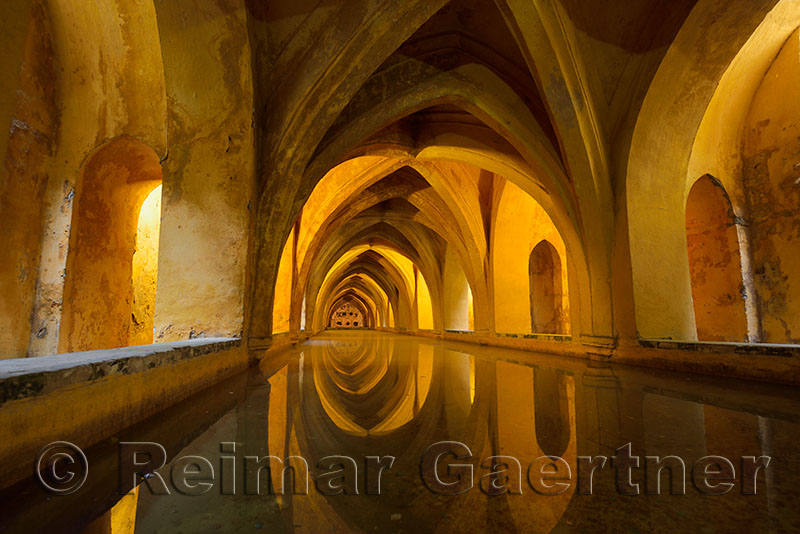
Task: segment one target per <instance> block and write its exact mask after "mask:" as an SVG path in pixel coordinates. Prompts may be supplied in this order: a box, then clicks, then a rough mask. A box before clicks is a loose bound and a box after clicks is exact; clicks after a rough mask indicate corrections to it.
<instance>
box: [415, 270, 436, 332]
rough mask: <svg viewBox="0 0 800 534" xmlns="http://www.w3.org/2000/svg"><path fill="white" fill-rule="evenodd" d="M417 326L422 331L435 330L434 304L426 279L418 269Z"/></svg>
mask: <svg viewBox="0 0 800 534" xmlns="http://www.w3.org/2000/svg"><path fill="white" fill-rule="evenodd" d="M414 270H415V272H416V276H417V282H416V288H417V324H418V327H419V329H420V330H433V304H432V303H431V293H430V291H429V290H428V284H427V282H425V277H424V276H422V273H421V272H419V271H418V270H417V269H416V268H415V269H414Z"/></svg>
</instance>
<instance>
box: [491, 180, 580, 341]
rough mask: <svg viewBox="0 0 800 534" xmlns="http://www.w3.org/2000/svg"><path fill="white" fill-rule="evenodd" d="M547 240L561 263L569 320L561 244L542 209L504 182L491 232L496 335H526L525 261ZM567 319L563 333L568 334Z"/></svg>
mask: <svg viewBox="0 0 800 534" xmlns="http://www.w3.org/2000/svg"><path fill="white" fill-rule="evenodd" d="M543 239H545V240H547V241H549V242H550V243H551V244H552V245H553V247H555V249H556V251H557V252H558V255H559V257H560V258H561V262H562V285H561V287H562V309H563V310H564V317H566V318H568V317H569V298H568V293H569V292H568V290H567V288H568V287H569V286H568V277H567V269H566V261H565V258H566V248H565V246H564V241H563V240H562V239H561V236H560V235H559V233H558V230H557V229H556V227H555V226H554V225H553V222H552V220H551V219H550V217H549V216H548V215H547V213H545V211H544V210H543V209H542V207H541V206H540V205H539V204H537V203H536V201H535V200H534V199H533V198H531V197H530V196H529V195H528V194H527V193H525V192H524V191H522V190H521V189H520V188H519V187H517V186H516V185H514V184H512V183H510V182H507V183H506V184H505V186H504V189H503V192H502V197H501V198H500V202H499V204H498V207H497V212H496V214H495V219H494V228H493V231H492V262H493V273H494V280H493V283H494V308H495V328H496V331H497V332H498V333H504V334H530V333H531V312H530V289H531V288H530V284H529V271H528V270H529V261H530V254H531V251H532V250H533V248H534V247H535V246H536V245H537V244H538V243H539V242H540V241H542V240H543ZM568 325H569V320H568V319H567V320H566V326H567V329H566V332H565V333H569V327H568Z"/></svg>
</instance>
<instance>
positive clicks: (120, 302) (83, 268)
mask: <svg viewBox="0 0 800 534" xmlns="http://www.w3.org/2000/svg"><path fill="white" fill-rule="evenodd" d="M160 184H161V165H160V163H159V158H158V155H157V154H156V153H155V152H154V151H153V150H152V149H151V148H150V147H149V146H147V145H146V144H144V143H142V142H141V141H138V140H136V139H133V138H130V137H118V138H116V139H114V140H112V141H109V142H108V143H106V144H105V145H103V146H102V147H101V148H100V149H98V150H97V151H96V152H95V153H94V154H92V155H91V156H90V157H89V159H88V160H87V161H86V163H85V165H84V167H83V171H82V173H81V175H80V177H79V180H78V187H77V188H76V191H77V193H76V196H75V206H74V208H73V215H72V226H71V233H70V247H69V255H68V257H67V268H66V282H65V285H64V304H63V312H62V318H61V329H60V334H59V351H60V352H74V351H80V350H93V349H105V348H113V347H124V346H128V345H130V344H131V343H132V342H136V339H137V338H136V337H135V336H134V337H132V333H133V332H135V329H132V320H131V315H132V313H133V312H134V289H133V288H134V284H133V274H134V272H133V264H134V262H133V258H134V256H135V254H136V252H137V248H136V236H137V229H138V227H139V219H140V214H141V209H142V205H143V204H144V201H145V199H146V198H147V196H148V195H149V194H150V193H151V192H153V191H154V190H155V189H156V187H158V186H159V185H160ZM151 321H152V319H151ZM150 328H152V327H150ZM141 335H142V336H146V335H147V333H146V332H142V333H141Z"/></svg>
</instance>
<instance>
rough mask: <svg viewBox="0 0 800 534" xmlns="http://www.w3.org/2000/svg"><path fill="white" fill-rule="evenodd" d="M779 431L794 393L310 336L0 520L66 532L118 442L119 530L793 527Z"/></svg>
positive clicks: (798, 461)
mask: <svg viewBox="0 0 800 534" xmlns="http://www.w3.org/2000/svg"><path fill="white" fill-rule="evenodd" d="M798 421H800V393H799V392H798V391H797V390H796V389H794V388H788V387H780V386H771V385H764V384H758V383H748V382H744V381H733V380H719V379H715V378H713V377H702V376H697V375H689V374H677V373H667V372H664V371H652V370H646V369H638V368H632V367H623V366H612V365H609V364H607V363H603V362H599V363H596V362H588V361H583V360H576V359H569V358H560V357H554V356H547V355H535V354H531V353H526V352H521V351H514V350H505V349H498V348H488V347H480V346H475V345H468V344H459V343H451V342H439V341H435V340H429V339H425V338H415V337H410V336H398V335H390V334H381V333H370V332H329V333H326V334H324V335H322V336H318V337H316V338H314V339H313V340H310V341H308V342H306V343H304V344H302V345H298V346H297V347H295V348H294V349H292V350H291V351H288V352H287V353H285V354H284V355H282V356H280V357H278V358H277V359H273V360H271V361H269V362H264V363H263V364H262V366H261V367H260V368H257V369H251V370H249V371H247V372H245V373H241V374H240V375H237V376H234V377H232V378H230V379H227V380H225V381H223V382H221V383H220V384H218V385H217V386H215V387H213V388H210V389H208V390H206V391H204V392H201V393H200V394H198V395H195V396H194V397H192V398H190V399H187V400H186V401H184V402H182V403H180V404H178V405H176V406H173V407H172V408H170V409H168V410H165V411H164V412H162V413H160V414H158V415H156V416H154V417H151V418H150V419H148V420H146V421H144V422H142V423H140V424H138V425H136V426H134V427H131V428H129V429H127V430H125V431H124V432H121V433H119V434H118V435H115V436H111V437H109V438H108V439H105V440H103V441H102V442H101V443H98V444H97V445H96V446H95V447H92V448H91V449H88V450H87V456H88V458H89V462H90V464H91V466H92V471H91V475H92V476H91V477H89V482H88V484H87V487H86V488H83V489H82V490H81V491H80V492H79V493H77V494H75V495H72V496H69V497H43V493H42V492H41V490H38V489H37V488H35V487H33V486H30V485H29V486H25V485H21V486H20V487H19V488H17V489H16V490H15V492H16V493H15V494H14V495H13V496H12V497H4V500H5V502H4V504H3V507H2V508H3V519H2V521H0V524H3V525H6V531H8V532H12V531H16V530H15V529H16V528H17V527H19V526H20V525H28V526H29V527H30V525H34V524H36V525H39V526H38V527H35V528H34V527H31V528H29V529H28V530H27V531H28V532H37V531H42V532H44V531H51V532H57V531H81V530H82V529H83V527H84V526H85V524H86V523H87V522H88V521H89V520H91V518H93V517H96V516H97V515H99V514H100V513H102V512H103V511H104V510H106V509H108V508H109V507H110V506H111V505H112V504H113V503H114V502H115V501H116V500H117V499H118V498H119V484H120V481H119V478H120V465H121V464H122V463H124V462H125V461H127V460H126V459H125V458H122V457H121V454H120V447H119V444H120V442H137V443H138V442H152V443H158V444H160V445H161V446H163V448H164V451H165V452H166V456H167V458H168V462H167V464H166V465H165V466H164V467H162V468H160V469H158V470H157V472H156V473H155V474H154V475H150V476H149V477H148V478H147V479H146V480H145V482H144V483H142V484H140V486H139V491H138V506H137V510H136V523H135V524H136V532H137V533H171V534H179V533H187V534H188V533H192V532H286V533H289V532H292V533H312V534H321V533H328V532H330V533H340V532H365V533H366V532H409V533H422V532H442V533H444V532H486V531H494V532H574V531H577V532H590V531H599V532H643V533H644V532H675V531H685V530H692V531H694V532H747V531H749V532H790V531H798V532H800V505H798V502H800V501H798V493H799V492H798V482H800V454H798V452H797V446H796V443H797V441H798V438H800V426H798ZM443 442H445V443H443ZM268 456H273V457H275V458H276V459H273V460H271V461H270V460H269V459H266V460H265V459H264V458H266V457H268ZM615 456H616V458H615V459H614V460H612V457H615ZM709 456H711V457H713V458H710V459H709V458H708V457H709ZM290 457H292V458H291V459H288V458H290ZM331 457H333V458H331ZM601 457H605V458H606V459H607V460H605V461H604V460H603V458H601ZM647 457H650V458H649V459H648V458H647ZM654 457H658V459H656V458H654ZM665 457H671V458H665ZM767 457H768V458H769V459H770V460H769V465H768V467H766V468H765V469H764V468H761V466H763V465H764V464H765V462H766V460H765V458H767ZM198 458H199V459H198ZM248 458H249V460H248ZM140 459H141V458H140ZM277 459H281V460H284V459H288V460H286V463H285V464H284V465H290V466H291V468H290V469H287V470H286V472H285V473H283V475H284V476H281V475H282V471H281V468H282V465H281V464H280V463H278V460H277ZM270 462H271V463H270ZM637 462H638V466H637ZM656 462H660V463H656ZM726 462H728V463H726ZM269 465H271V467H272V469H260V470H259V467H265V466H269ZM493 465H494V466H495V467H494V469H492V466H493ZM665 465H666V466H668V468H665V469H663V470H661V471H660V474H661V476H660V477H659V476H658V474H659V471H658V467H659V466H665ZM306 466H307V467H308V469H307V472H308V478H307V480H308V488H307V491H306V488H305V480H306V475H305V472H306ZM470 466H471V467H470ZM659 482H660V484H659ZM282 486H283V494H280V490H281V487H282ZM167 491H168V492H169V493H170V494H169V495H165V494H163V493H165V492H167ZM158 493H162V494H158ZM491 493H495V495H490V494H491ZM713 493H724V494H721V495H714V494H713ZM753 493H754V494H753ZM7 495H8V494H7ZM0 530H2V529H0Z"/></svg>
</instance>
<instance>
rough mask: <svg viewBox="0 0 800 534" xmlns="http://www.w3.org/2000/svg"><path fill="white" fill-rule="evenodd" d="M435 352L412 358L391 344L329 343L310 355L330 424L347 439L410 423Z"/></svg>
mask: <svg viewBox="0 0 800 534" xmlns="http://www.w3.org/2000/svg"><path fill="white" fill-rule="evenodd" d="M433 352H434V351H433V347H432V346H430V345H419V350H418V351H417V353H416V354H414V355H413V356H411V359H410V360H409V356H408V353H407V352H405V351H403V352H397V351H395V346H394V344H393V343H386V342H385V340H375V341H374V342H364V343H341V342H332V343H331V344H329V345H328V344H326V345H324V346H321V347H319V348H317V347H314V350H312V356H313V357H312V358H311V362H310V363H311V366H312V370H313V374H312V379H313V386H314V392H315V393H316V397H317V398H318V399H319V403H320V406H321V407H322V409H323V411H324V412H325V413H326V414H327V416H328V417H329V418H330V420H331V422H333V424H334V425H335V426H336V427H338V428H339V429H340V430H342V431H344V432H345V433H348V434H351V435H356V436H366V435H382V434H387V433H390V432H392V431H394V430H396V429H398V428H400V427H402V426H403V425H405V424H407V423H408V422H410V421H411V420H413V419H414V418H415V417H416V416H417V415H418V414H419V412H420V410H421V409H422V406H423V405H424V404H425V402H426V400H427V398H428V394H429V392H430V386H431V379H432V376H433V362H434V355H433Z"/></svg>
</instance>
